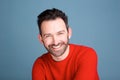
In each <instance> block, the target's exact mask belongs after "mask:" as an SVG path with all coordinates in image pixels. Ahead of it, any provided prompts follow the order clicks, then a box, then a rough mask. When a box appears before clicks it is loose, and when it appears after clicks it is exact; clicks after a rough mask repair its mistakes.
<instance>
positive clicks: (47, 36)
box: [43, 34, 51, 39]
mask: <svg viewBox="0 0 120 80" xmlns="http://www.w3.org/2000/svg"><path fill="white" fill-rule="evenodd" d="M43 37H44V38H45V39H46V38H49V37H51V35H50V34H45V35H44V36H43Z"/></svg>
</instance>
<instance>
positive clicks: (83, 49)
mask: <svg viewBox="0 0 120 80" xmlns="http://www.w3.org/2000/svg"><path fill="white" fill-rule="evenodd" d="M70 47H71V49H72V50H71V51H72V53H74V54H75V55H76V57H77V58H79V59H82V58H85V59H86V58H97V54H96V51H95V50H94V49H93V48H92V47H89V46H85V45H77V44H70Z"/></svg>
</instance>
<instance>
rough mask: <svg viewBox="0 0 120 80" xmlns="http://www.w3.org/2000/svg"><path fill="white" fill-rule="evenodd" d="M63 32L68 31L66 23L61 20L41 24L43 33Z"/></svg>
mask: <svg viewBox="0 0 120 80" xmlns="http://www.w3.org/2000/svg"><path fill="white" fill-rule="evenodd" d="M61 30H65V31H66V30H67V29H66V24H65V22H64V21H63V20H62V19H61V18H56V19H54V20H46V21H43V22H42V24H41V31H42V33H55V32H58V31H61Z"/></svg>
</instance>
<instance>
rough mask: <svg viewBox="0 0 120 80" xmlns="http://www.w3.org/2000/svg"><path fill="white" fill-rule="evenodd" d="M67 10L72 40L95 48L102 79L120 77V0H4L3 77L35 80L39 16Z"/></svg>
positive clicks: (0, 12) (0, 30) (0, 21)
mask: <svg viewBox="0 0 120 80" xmlns="http://www.w3.org/2000/svg"><path fill="white" fill-rule="evenodd" d="M53 7H55V8H58V9H61V10H63V11H64V12H65V13H66V14H67V15H68V18H69V25H70V26H71V28H72V30H73V35H72V38H71V40H70V42H71V43H76V44H82V45H87V46H91V47H93V48H94V49H95V50H96V52H97V54H98V58H99V59H98V60H99V61H98V72H99V76H100V78H101V80H120V70H119V68H120V0H69V1H67V0H0V80H31V70H32V65H33V62H34V61H35V59H36V58H37V57H38V56H40V55H41V54H42V53H44V52H46V50H45V49H44V47H43V46H42V44H40V43H39V41H38V38H37V35H38V26H37V22H36V20H37V15H38V14H39V13H40V12H42V11H43V10H45V9H47V8H53Z"/></svg>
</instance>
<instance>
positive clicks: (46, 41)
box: [43, 39, 52, 46]
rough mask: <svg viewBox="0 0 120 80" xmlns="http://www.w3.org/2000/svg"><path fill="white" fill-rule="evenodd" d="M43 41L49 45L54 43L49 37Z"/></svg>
mask: <svg viewBox="0 0 120 80" xmlns="http://www.w3.org/2000/svg"><path fill="white" fill-rule="evenodd" d="M43 42H44V45H45V46H48V45H50V44H51V43H52V40H50V39H47V40H44V41H43Z"/></svg>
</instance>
